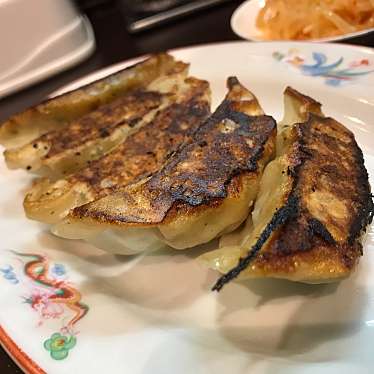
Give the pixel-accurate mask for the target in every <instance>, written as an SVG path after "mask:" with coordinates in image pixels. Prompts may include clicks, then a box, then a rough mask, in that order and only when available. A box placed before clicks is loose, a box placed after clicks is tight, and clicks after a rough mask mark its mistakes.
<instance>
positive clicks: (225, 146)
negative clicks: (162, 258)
mask: <svg viewBox="0 0 374 374" xmlns="http://www.w3.org/2000/svg"><path fill="white" fill-rule="evenodd" d="M236 85H239V82H238V81H237V80H236V79H235V78H231V79H230V80H229V87H230V88H231V89H232V90H233V94H232V95H234V92H235V95H237V94H236V91H235V90H236V88H235V87H236ZM234 100H235V97H234V96H232V97H228V99H226V100H225V101H224V102H223V103H222V104H221V105H220V106H219V108H218V109H217V110H216V112H215V113H214V114H213V115H212V116H211V117H210V118H209V119H208V120H207V121H206V122H205V123H204V124H203V125H202V126H201V127H200V128H199V129H198V131H197V132H196V133H195V135H194V137H193V139H192V141H191V142H189V143H188V144H186V145H185V146H184V147H183V148H182V149H180V151H179V152H177V153H176V154H175V155H174V156H173V157H172V158H171V159H170V161H169V162H168V163H167V164H166V165H165V166H164V168H162V169H161V170H160V171H159V172H157V173H156V174H155V175H154V176H152V177H151V179H149V180H148V181H146V182H145V183H144V184H142V185H141V186H140V187H136V189H135V190H134V188H133V187H132V186H129V189H128V190H124V191H121V192H120V194H119V195H117V196H116V199H118V200H120V201H121V205H120V206H119V208H118V209H106V208H105V203H106V201H99V202H97V203H92V204H88V205H84V206H81V207H78V208H76V209H75V210H74V211H73V212H72V213H71V214H70V216H71V217H72V216H73V217H75V218H80V219H81V218H87V217H89V218H92V219H97V220H99V221H101V222H108V223H117V224H119V225H121V224H130V225H133V224H140V225H144V224H145V225H148V224H151V225H157V224H160V223H162V222H164V223H166V222H168V221H170V220H172V219H174V218H175V216H176V215H180V214H183V215H187V216H188V215H190V214H193V213H194V211H196V210H198V209H206V208H207V207H209V206H211V207H214V206H217V205H220V204H221V203H222V201H223V200H222V199H224V198H225V197H227V195H228V194H235V193H238V192H240V190H241V189H242V187H243V186H242V183H241V181H240V177H241V176H242V175H244V174H250V173H254V174H256V176H257V175H258V174H259V170H260V169H261V168H262V167H263V166H264V162H263V160H262V158H263V157H264V154H266V160H268V159H269V158H270V157H271V155H272V154H273V152H274V144H272V143H271V138H273V140H274V136H275V130H276V123H275V121H274V120H273V119H272V118H271V117H269V116H265V115H260V116H249V115H247V114H245V112H244V111H243V112H241V110H243V109H244V108H246V107H247V110H249V111H250V110H251V109H248V108H249V107H252V103H251V102H250V101H249V102H248V103H247V102H245V101H244V102H239V101H234ZM261 164H262V165H261ZM111 198H112V197H111V196H109V197H108V199H111ZM110 205H111V206H113V205H114V206H115V205H116V204H110Z"/></svg>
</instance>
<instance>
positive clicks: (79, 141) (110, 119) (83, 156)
mask: <svg viewBox="0 0 374 374" xmlns="http://www.w3.org/2000/svg"><path fill="white" fill-rule="evenodd" d="M164 96H165V94H161V93H160V92H155V91H144V90H136V91H133V92H129V93H127V94H126V95H124V96H122V97H120V98H118V99H116V100H114V101H113V102H111V103H109V104H105V105H102V106H100V107H99V108H98V109H96V110H95V111H93V112H91V113H88V114H86V115H85V116H83V117H81V118H79V119H78V120H75V121H72V122H71V123H69V124H68V125H66V126H64V127H62V128H60V129H57V130H54V131H50V132H48V133H47V134H44V135H42V136H40V137H39V138H37V139H34V140H33V141H32V142H31V143H29V144H26V145H24V146H22V147H20V148H14V149H8V150H6V151H5V152H4V157H5V160H6V163H7V165H8V167H9V168H11V169H13V168H26V170H28V171H36V172H38V173H40V174H47V175H48V176H49V177H52V176H54V175H57V176H60V175H64V174H69V173H71V172H74V171H76V170H78V169H80V168H81V167H82V166H84V165H86V163H87V161H91V160H94V159H97V158H99V157H100V156H102V155H103V154H106V153H108V152H109V151H110V150H111V149H113V148H115V147H116V146H117V145H118V144H119V143H121V141H123V138H125V137H126V136H128V134H129V133H131V132H133V131H136V130H137V127H138V126H140V125H141V123H142V119H143V117H144V116H146V115H147V114H148V113H151V111H152V110H154V109H156V108H157V107H159V106H160V105H161V103H162V100H163V97H164Z"/></svg>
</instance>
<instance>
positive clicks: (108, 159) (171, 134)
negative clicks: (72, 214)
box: [24, 76, 210, 224]
mask: <svg viewBox="0 0 374 374" xmlns="http://www.w3.org/2000/svg"><path fill="white" fill-rule="evenodd" d="M168 81H170V80H169V79H168ZM170 90H172V91H173V94H171V91H170V92H169V95H168V96H167V97H166V100H165V103H164V106H163V107H162V108H161V107H158V110H157V112H155V113H153V114H152V116H151V117H150V116H149V117H148V119H147V122H146V123H143V124H142V126H141V127H140V128H138V129H137V131H135V132H134V133H133V134H131V135H129V136H128V137H127V138H126V139H125V140H124V141H123V142H122V143H121V144H120V145H118V146H117V148H115V149H114V150H112V151H111V152H109V153H108V154H107V155H105V156H103V157H101V158H100V159H98V160H96V161H92V162H90V163H89V165H88V166H87V167H85V168H83V169H81V170H79V171H76V172H75V173H73V174H71V175H69V176H67V177H65V178H63V179H59V180H57V181H51V180H50V179H47V178H43V179H40V180H39V181H37V182H36V183H34V185H33V186H32V188H31V189H30V190H29V191H28V193H27V194H26V197H25V200H24V208H25V212H26V214H27V216H28V217H29V218H32V219H35V220H38V221H42V222H46V223H51V224H54V223H57V222H59V221H60V220H61V219H62V218H64V217H65V216H66V215H67V214H68V213H69V211H70V210H72V209H74V208H76V207H78V206H80V205H82V204H85V203H88V202H90V201H94V200H97V199H99V198H102V197H104V196H106V195H108V194H111V193H113V192H115V191H116V190H119V189H121V188H123V187H125V186H126V185H128V184H131V183H135V182H137V181H138V180H139V179H142V178H144V177H147V176H149V175H151V174H152V173H154V172H156V171H157V170H158V169H159V168H160V167H161V166H162V165H163V164H164V163H165V161H166V160H167V158H168V157H169V155H170V154H171V153H173V152H175V151H176V150H177V149H178V147H179V146H180V145H181V144H182V143H183V142H185V141H186V140H188V139H189V138H190V137H191V135H192V134H193V133H194V132H195V131H196V129H197V128H198V126H199V125H200V124H201V123H202V122H203V121H204V120H205V119H206V118H207V117H208V116H209V114H210V90H209V85H208V83H207V82H205V81H202V80H199V79H196V78H192V77H189V78H184V77H183V76H179V79H178V80H174V79H173V84H172V85H171V86H170ZM143 121H145V120H144V119H143Z"/></svg>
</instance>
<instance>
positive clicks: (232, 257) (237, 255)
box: [201, 89, 373, 290]
mask: <svg viewBox="0 0 374 374" xmlns="http://www.w3.org/2000/svg"><path fill="white" fill-rule="evenodd" d="M285 104H286V105H285V112H286V114H285V118H284V120H283V121H282V122H281V126H280V127H281V128H280V129H279V135H278V142H277V143H278V150H277V154H278V157H277V158H276V159H275V160H274V161H272V162H271V163H270V164H269V165H268V166H267V167H266V169H265V171H264V176H263V179H262V181H261V187H260V192H259V195H258V198H257V201H256V204H255V207H254V210H253V213H252V215H251V216H250V217H249V218H248V221H247V222H246V225H245V226H244V227H242V228H241V230H238V232H236V233H233V234H232V235H231V236H230V237H225V238H222V240H221V246H220V247H221V248H219V249H218V250H216V251H212V252H209V253H205V254H203V255H202V256H201V260H203V261H204V262H205V263H207V264H208V265H209V266H211V267H213V268H215V269H218V270H219V271H220V272H222V273H224V275H223V276H222V277H221V278H220V279H219V280H218V282H217V283H216V285H215V286H214V289H216V290H220V289H221V288H222V287H223V286H224V285H225V284H226V283H227V282H229V281H230V280H232V279H234V278H236V277H239V278H240V279H244V278H258V277H259V278H262V277H272V278H285V279H289V280H294V281H301V282H308V283H324V282H329V281H335V280H339V279H342V278H344V277H346V276H348V275H349V274H350V273H351V272H352V270H353V269H354V267H355V266H356V264H357V263H358V259H359V257H360V256H361V255H362V244H361V242H360V238H361V234H362V232H363V231H364V229H365V228H366V226H367V224H368V223H369V222H371V219H372V212H373V203H372V199H371V194H370V186H369V183H368V175H367V172H366V169H365V167H364V162H363V156H362V152H361V150H360V149H359V147H358V146H357V143H356V141H355V139H354V136H353V134H352V133H351V132H350V131H349V130H347V129H346V128H345V127H344V126H343V125H341V124H340V123H338V122H337V121H335V120H334V119H332V118H326V117H324V116H323V115H322V113H321V111H320V108H319V105H318V103H316V102H315V101H314V100H312V99H310V98H308V97H306V96H302V95H301V94H299V93H297V92H296V91H294V90H292V89H287V90H286V92H285ZM295 109H296V111H295ZM295 114H296V116H295ZM290 119H291V122H288V123H287V121H289V120H290ZM292 122H294V123H293V124H292Z"/></svg>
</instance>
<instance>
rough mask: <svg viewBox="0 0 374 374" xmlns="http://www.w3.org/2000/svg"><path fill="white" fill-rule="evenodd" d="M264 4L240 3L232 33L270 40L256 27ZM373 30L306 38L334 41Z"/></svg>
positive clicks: (252, 0)
mask: <svg viewBox="0 0 374 374" xmlns="http://www.w3.org/2000/svg"><path fill="white" fill-rule="evenodd" d="M264 5H265V1H264V0H248V1H246V2H244V3H243V4H241V5H240V6H239V7H238V8H237V9H236V10H235V12H234V13H233V15H232V17H231V28H232V30H233V31H234V33H235V34H236V35H238V36H240V37H241V38H243V39H247V40H252V41H256V42H263V41H270V40H268V39H264V37H263V36H262V34H261V32H260V30H259V29H258V28H257V27H256V18H257V14H258V12H259V11H260V9H261V8H262V7H263V6H264ZM373 32H374V28H370V29H366V30H361V31H357V32H354V33H349V34H344V35H338V36H332V37H329V38H320V39H308V40H306V41H308V42H309V41H310V42H334V41H339V40H347V39H353V38H357V37H361V36H362V37H363V36H367V35H368V34H370V33H373Z"/></svg>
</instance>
